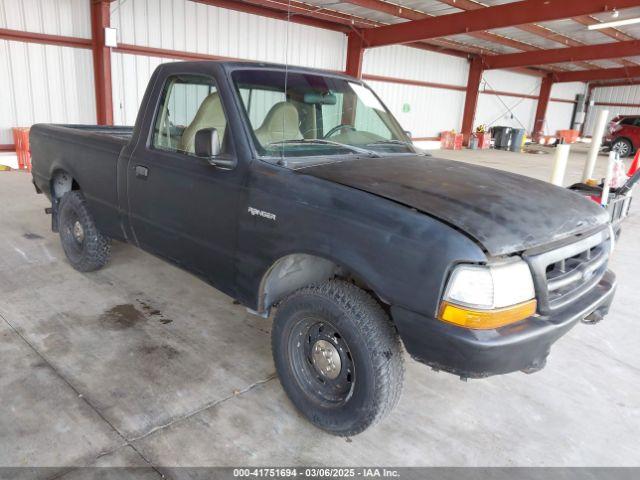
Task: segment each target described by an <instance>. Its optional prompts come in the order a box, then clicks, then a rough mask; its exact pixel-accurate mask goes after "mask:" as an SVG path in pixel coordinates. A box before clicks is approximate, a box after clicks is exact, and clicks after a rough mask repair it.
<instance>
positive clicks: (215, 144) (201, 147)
mask: <svg viewBox="0 0 640 480" xmlns="http://www.w3.org/2000/svg"><path fill="white" fill-rule="evenodd" d="M195 152H196V155H197V156H199V157H205V158H212V157H217V156H218V155H220V141H219V138H218V129H217V128H203V129H201V130H198V131H197V132H196V138H195Z"/></svg>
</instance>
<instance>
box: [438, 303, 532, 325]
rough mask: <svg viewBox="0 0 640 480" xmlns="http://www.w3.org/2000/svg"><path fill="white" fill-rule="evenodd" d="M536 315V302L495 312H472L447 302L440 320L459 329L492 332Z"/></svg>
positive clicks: (442, 308) (441, 307)
mask: <svg viewBox="0 0 640 480" xmlns="http://www.w3.org/2000/svg"><path fill="white" fill-rule="evenodd" d="M534 313H536V301H535V300H529V301H528V302H523V303H519V304H517V305H513V306H511V307H506V308H497V309H494V310H472V309H468V308H464V307H460V306H458V305H454V304H452V303H449V302H446V301H445V302H442V304H441V306H440V316H439V318H440V320H442V321H444V322H449V323H453V324H454V325H458V326H459V327H464V328H473V329H476V330H490V329H493V328H499V327H503V326H505V325H508V324H510V323H515V322H518V321H520V320H524V319H525V318H527V317H530V316H531V315H533V314H534Z"/></svg>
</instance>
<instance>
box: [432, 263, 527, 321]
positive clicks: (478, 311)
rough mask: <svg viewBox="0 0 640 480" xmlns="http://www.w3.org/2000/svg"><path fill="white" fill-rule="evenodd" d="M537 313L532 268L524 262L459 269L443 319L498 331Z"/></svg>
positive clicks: (446, 297)
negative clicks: (499, 328) (497, 329)
mask: <svg viewBox="0 0 640 480" xmlns="http://www.w3.org/2000/svg"><path fill="white" fill-rule="evenodd" d="M535 312H536V301H535V289H534V286H533V279H532V278H531V271H530V270H529V266H528V265H527V264H526V263H525V262H524V261H522V260H515V261H507V262H504V263H497V264H493V265H459V266H458V267H456V268H455V270H454V271H453V273H452V274H451V278H450V279H449V283H448V284H447V288H446V290H445V294H444V297H443V301H442V303H441V305H440V315H439V316H440V319H441V320H444V321H445V322H450V323H454V324H456V325H459V326H462V327H466V328H474V329H492V328H498V327H501V326H503V325H507V324H509V323H514V322H517V321H519V320H522V319H524V318H527V317H529V316H531V315H533V314H534V313H535Z"/></svg>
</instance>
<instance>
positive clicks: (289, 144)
mask: <svg viewBox="0 0 640 480" xmlns="http://www.w3.org/2000/svg"><path fill="white" fill-rule="evenodd" d="M232 78H233V81H234V84H235V87H236V89H237V91H238V94H239V95H240V98H241V99H242V104H243V106H244V110H245V114H246V117H247V119H248V122H249V124H250V126H251V129H252V132H253V137H254V142H255V145H256V149H257V150H258V152H259V153H260V155H263V156H267V157H304V156H318V155H348V154H355V155H368V156H376V157H379V156H382V155H385V154H398V153H415V152H416V150H415V149H414V147H413V146H412V144H411V141H410V140H409V139H408V138H407V136H406V134H405V133H404V132H403V131H402V129H401V127H400V125H399V124H398V122H397V121H396V120H395V118H393V116H392V115H391V113H390V112H389V111H388V110H387V109H386V108H385V107H384V105H382V103H381V102H380V100H378V98H377V97H376V96H375V94H374V93H373V92H372V91H371V90H370V89H369V88H368V87H365V86H364V85H362V84H360V83H356V82H351V81H348V80H344V79H341V78H335V77H330V76H323V75H319V74H314V73H300V72H285V71H282V70H262V69H259V70H238V71H236V72H234V73H233V74H232ZM285 82H286V91H285Z"/></svg>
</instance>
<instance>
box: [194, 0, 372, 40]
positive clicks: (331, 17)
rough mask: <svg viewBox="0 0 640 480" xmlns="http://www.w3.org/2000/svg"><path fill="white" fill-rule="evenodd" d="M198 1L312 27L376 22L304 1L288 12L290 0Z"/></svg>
mask: <svg viewBox="0 0 640 480" xmlns="http://www.w3.org/2000/svg"><path fill="white" fill-rule="evenodd" d="M192 1H194V2H196V3H203V4H205V5H212V6H214V7H220V8H226V9H228V10H235V11H238V12H244V13H251V14H253V15H259V16H261V17H268V18H275V19H278V20H290V21H291V22H293V23H300V24H302V25H308V26H311V27H317V28H324V29H325V30H334V31H338V32H343V33H348V32H349V31H351V28H352V27H371V26H374V25H375V23H373V22H369V21H367V20H365V19H359V18H357V17H352V16H350V15H343V14H338V12H334V11H331V10H327V9H314V8H313V7H312V6H310V5H307V4H304V3H302V2H296V1H292V2H291V10H290V13H289V12H288V2H287V1H286V0H284V1H278V0H275V1H269V0H255V1H238V0H192Z"/></svg>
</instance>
